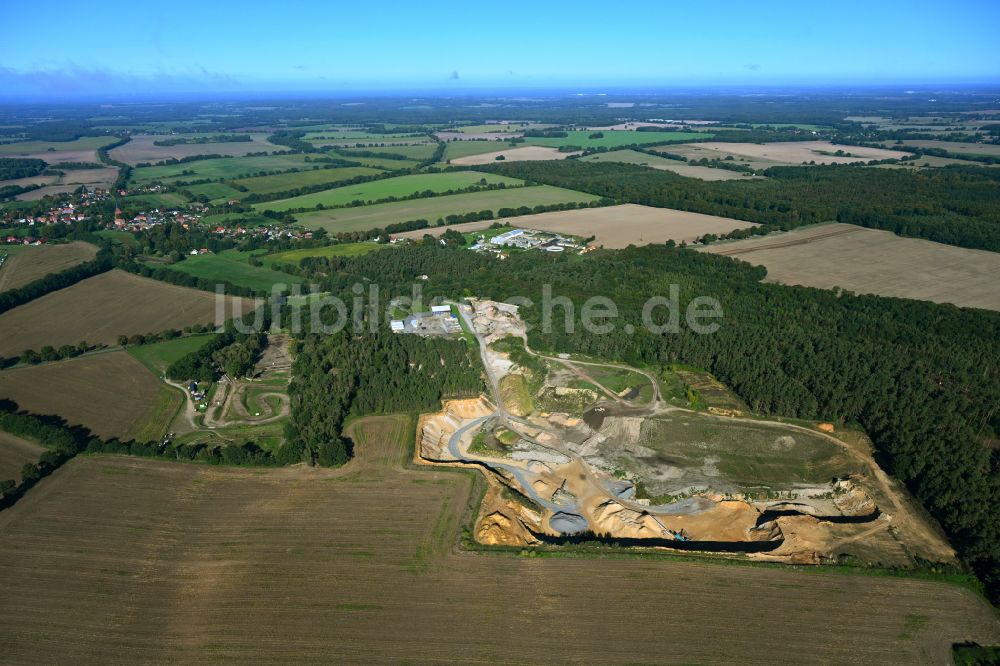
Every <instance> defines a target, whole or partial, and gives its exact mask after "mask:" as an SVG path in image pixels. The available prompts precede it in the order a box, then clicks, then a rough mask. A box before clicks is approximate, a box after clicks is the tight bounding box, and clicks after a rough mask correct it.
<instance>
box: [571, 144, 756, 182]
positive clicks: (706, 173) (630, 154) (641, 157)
mask: <svg viewBox="0 0 1000 666" xmlns="http://www.w3.org/2000/svg"><path fill="white" fill-rule="evenodd" d="M580 159H581V160H582V161H584V162H618V163H621V164H638V165H640V166H646V167H649V168H650V169H659V170H660V171H673V172H674V173H676V174H680V175H681V176H687V177H688V178H699V179H701V180H741V179H746V178H752V177H753V176H749V175H745V174H742V173H739V172H737V171H729V170H728V169H713V168H711V167H704V166H696V165H693V164H688V163H687V162H682V161H680V160H672V159H669V158H667V157H661V156H659V155H647V154H646V153H640V152H638V151H635V150H611V151H608V152H606V153H594V154H593V155H587V156H586V157H581V158H580Z"/></svg>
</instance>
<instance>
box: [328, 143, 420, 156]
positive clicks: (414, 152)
mask: <svg viewBox="0 0 1000 666" xmlns="http://www.w3.org/2000/svg"><path fill="white" fill-rule="evenodd" d="M359 150H363V151H364V152H372V153H383V154H387V155H402V156H403V157H406V158H408V159H411V160H429V159H430V158H431V157H433V156H434V151H435V150H437V143H436V142H435V143H418V144H416V145H413V146H386V147H384V148H378V147H375V146H371V147H368V148H361V149H359ZM337 152H338V153H340V154H341V155H344V156H345V157H347V158H348V159H350V158H351V157H352V155H351V152H352V151H351V150H350V149H348V148H342V149H340V150H338V151H337Z"/></svg>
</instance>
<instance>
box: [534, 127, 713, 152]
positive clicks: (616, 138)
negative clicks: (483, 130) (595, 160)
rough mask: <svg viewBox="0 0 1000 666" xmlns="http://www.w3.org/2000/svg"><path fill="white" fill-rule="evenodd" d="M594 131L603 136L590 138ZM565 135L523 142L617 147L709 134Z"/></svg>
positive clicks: (586, 132)
mask: <svg viewBox="0 0 1000 666" xmlns="http://www.w3.org/2000/svg"><path fill="white" fill-rule="evenodd" d="M595 133H602V134H604V136H603V137H601V138H597V139H591V138H590V136H591V135H592V134H595ZM567 134H568V135H569V136H566V137H553V138H546V137H530V136H528V137H524V143H525V144H528V145H531V146H549V147H551V148H560V147H562V146H579V147H581V148H601V147H603V148H618V147H620V146H630V145H633V144H640V145H649V144H655V143H666V142H667V141H690V140H691V139H703V138H705V137H706V136H711V134H710V133H709V134H706V133H705V132H631V131H627V130H600V131H599V132H595V131H594V130H573V131H570V132H567Z"/></svg>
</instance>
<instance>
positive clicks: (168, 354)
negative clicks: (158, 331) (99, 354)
mask: <svg viewBox="0 0 1000 666" xmlns="http://www.w3.org/2000/svg"><path fill="white" fill-rule="evenodd" d="M211 339H212V334H211V333H209V334H206V335H190V336H187V337H183V338H176V339H174V340H167V341H165V342H154V343H153V344H150V345H140V346H138V347H129V348H128V353H129V354H131V355H132V356H133V357H135V359H136V360H137V361H139V362H140V363H142V364H143V365H144V366H146V367H147V368H149V370H150V372H152V373H153V374H155V375H156V376H157V377H159V376H160V375H162V374H163V373H164V372H165V371H166V369H167V368H169V367H170V366H171V364H173V363H174V361H177V360H179V359H181V358H183V357H185V356H187V355H188V354H190V353H191V352H194V351H197V350H199V349H201V348H202V347H203V346H204V345H205V343H207V342H208V341H209V340H211Z"/></svg>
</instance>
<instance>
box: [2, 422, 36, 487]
mask: <svg viewBox="0 0 1000 666" xmlns="http://www.w3.org/2000/svg"><path fill="white" fill-rule="evenodd" d="M44 452H45V447H44V446H41V445H40V444H36V443H35V442H29V441H28V440H26V439H21V438H20V437H15V436H14V435H11V434H10V433H6V432H3V431H2V430H0V481H6V480H7V479H10V480H12V481H15V482H18V483H20V481H21V467H22V466H24V463H29V462H31V463H33V462H35V461H36V460H38V457H39V456H41V455H42V453H44Z"/></svg>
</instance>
